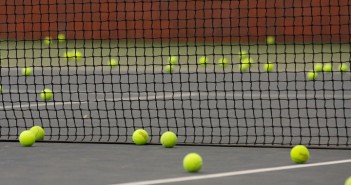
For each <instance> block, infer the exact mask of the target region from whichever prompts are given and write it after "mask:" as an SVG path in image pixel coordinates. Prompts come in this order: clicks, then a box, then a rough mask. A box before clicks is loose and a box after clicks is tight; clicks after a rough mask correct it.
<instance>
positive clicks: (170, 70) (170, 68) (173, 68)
mask: <svg viewBox="0 0 351 185" xmlns="http://www.w3.org/2000/svg"><path fill="white" fill-rule="evenodd" d="M165 70H166V72H168V73H172V72H173V71H174V70H175V66H174V65H173V64H168V65H166V67H165Z"/></svg>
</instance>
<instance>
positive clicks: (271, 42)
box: [266, 36, 275, 44]
mask: <svg viewBox="0 0 351 185" xmlns="http://www.w3.org/2000/svg"><path fill="white" fill-rule="evenodd" d="M266 41H267V44H275V38H274V37H273V36H268V37H267V38H266Z"/></svg>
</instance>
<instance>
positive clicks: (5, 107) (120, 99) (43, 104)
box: [0, 92, 198, 110]
mask: <svg viewBox="0 0 351 185" xmlns="http://www.w3.org/2000/svg"><path fill="white" fill-rule="evenodd" d="M197 94H198V93H188V92H186V93H179V94H168V95H156V94H155V95H151V96H138V97H126V98H124V97H119V98H112V99H97V100H95V101H83V102H77V101H70V102H48V103H35V104H25V105H22V104H20V105H7V106H4V107H0V110H9V109H18V108H28V107H37V108H38V107H45V106H61V105H63V106H64V105H75V104H86V103H92V102H102V101H139V100H158V99H171V98H180V97H191V96H195V95H197Z"/></svg>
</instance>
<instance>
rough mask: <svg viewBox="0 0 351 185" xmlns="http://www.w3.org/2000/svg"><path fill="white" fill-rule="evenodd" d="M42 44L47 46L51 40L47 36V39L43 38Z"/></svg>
mask: <svg viewBox="0 0 351 185" xmlns="http://www.w3.org/2000/svg"><path fill="white" fill-rule="evenodd" d="M43 42H44V44H45V45H48V46H49V45H50V44H51V43H52V39H51V37H49V36H47V37H45V38H44V41H43Z"/></svg>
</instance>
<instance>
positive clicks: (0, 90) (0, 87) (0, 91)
mask: <svg viewBox="0 0 351 185" xmlns="http://www.w3.org/2000/svg"><path fill="white" fill-rule="evenodd" d="M0 93H2V85H0Z"/></svg>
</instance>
